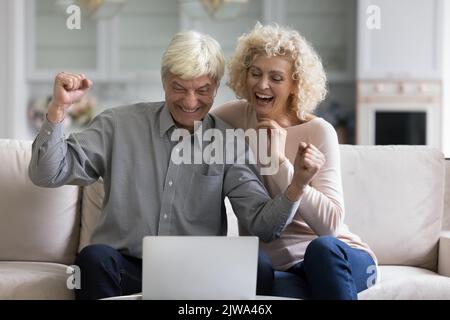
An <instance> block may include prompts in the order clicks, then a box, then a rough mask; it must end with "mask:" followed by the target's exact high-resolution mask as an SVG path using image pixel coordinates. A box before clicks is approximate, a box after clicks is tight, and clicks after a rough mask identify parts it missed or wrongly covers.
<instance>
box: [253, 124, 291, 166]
mask: <svg viewBox="0 0 450 320" xmlns="http://www.w3.org/2000/svg"><path fill="white" fill-rule="evenodd" d="M256 128H257V129H258V130H259V129H267V133H268V140H267V155H269V154H270V155H271V159H275V160H277V161H278V164H281V163H283V162H284V161H285V160H286V155H285V147H286V136H287V131H286V129H284V128H283V127H281V126H280V125H279V124H278V122H276V121H274V120H271V119H267V118H264V119H261V120H260V121H259V122H258V123H257V124H256Z"/></svg>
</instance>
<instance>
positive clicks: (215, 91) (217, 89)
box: [214, 81, 220, 98]
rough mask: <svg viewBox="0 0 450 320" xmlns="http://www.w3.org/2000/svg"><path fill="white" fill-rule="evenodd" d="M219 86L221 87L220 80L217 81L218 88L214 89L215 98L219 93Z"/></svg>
mask: <svg viewBox="0 0 450 320" xmlns="http://www.w3.org/2000/svg"><path fill="white" fill-rule="evenodd" d="M219 87H220V81H217V82H216V88H215V89H214V98H215V97H216V95H217V91H219Z"/></svg>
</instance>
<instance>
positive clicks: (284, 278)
mask: <svg viewBox="0 0 450 320" xmlns="http://www.w3.org/2000/svg"><path fill="white" fill-rule="evenodd" d="M265 268H268V266H265ZM376 276H377V275H376V265H375V262H374V261H373V259H372V257H371V256H370V255H369V254H368V253H367V252H365V251H363V250H360V249H355V248H351V247H350V246H348V245H347V244H346V243H344V242H342V241H340V240H338V239H336V238H335V237H332V236H323V237H319V238H316V239H315V240H313V241H312V242H311V243H310V244H309V245H308V247H307V248H306V252H305V257H304V260H303V261H301V262H299V263H298V264H296V265H294V266H293V267H291V268H290V269H288V270H287V271H286V272H280V271H276V272H275V280H274V283H273V291H272V294H273V295H277V296H286V297H295V298H301V299H321V300H328V299H332V300H356V299H357V298H358V296H357V294H358V292H361V291H363V290H365V289H367V288H368V287H370V286H372V285H374V284H375V281H376ZM267 279H268V280H267V281H270V278H267Z"/></svg>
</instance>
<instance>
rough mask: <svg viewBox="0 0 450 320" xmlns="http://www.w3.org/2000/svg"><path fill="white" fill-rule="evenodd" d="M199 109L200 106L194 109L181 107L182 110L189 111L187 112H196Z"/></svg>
mask: <svg viewBox="0 0 450 320" xmlns="http://www.w3.org/2000/svg"><path fill="white" fill-rule="evenodd" d="M198 109H199V108H197V109H194V110H189V109H185V108H181V110H183V111H184V112H187V113H194V112H196V111H197V110H198Z"/></svg>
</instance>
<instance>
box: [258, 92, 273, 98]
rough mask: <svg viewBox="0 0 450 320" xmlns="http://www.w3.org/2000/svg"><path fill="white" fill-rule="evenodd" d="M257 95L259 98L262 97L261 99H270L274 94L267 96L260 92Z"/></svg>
mask: <svg viewBox="0 0 450 320" xmlns="http://www.w3.org/2000/svg"><path fill="white" fill-rule="evenodd" d="M256 96H257V97H258V98H261V99H270V98H272V96H266V95H265V94H259V93H257V94H256Z"/></svg>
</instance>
